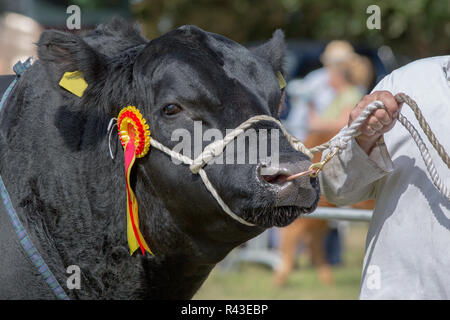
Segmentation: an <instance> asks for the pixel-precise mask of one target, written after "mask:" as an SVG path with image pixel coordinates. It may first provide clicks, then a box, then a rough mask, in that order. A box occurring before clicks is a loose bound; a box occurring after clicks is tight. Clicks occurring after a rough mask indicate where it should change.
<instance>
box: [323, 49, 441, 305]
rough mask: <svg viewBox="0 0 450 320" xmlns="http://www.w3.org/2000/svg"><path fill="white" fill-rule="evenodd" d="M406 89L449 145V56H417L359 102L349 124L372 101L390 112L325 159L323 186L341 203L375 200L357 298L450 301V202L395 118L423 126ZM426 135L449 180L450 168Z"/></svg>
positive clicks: (381, 112) (368, 123)
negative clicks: (400, 99)
mask: <svg viewBox="0 0 450 320" xmlns="http://www.w3.org/2000/svg"><path fill="white" fill-rule="evenodd" d="M401 92H402V93H405V94H407V95H409V96H410V97H411V98H412V99H413V100H415V101H416V102H417V104H418V106H419V107H420V109H421V111H422V113H423V115H424V117H425V119H426V120H427V121H428V123H429V125H430V127H431V128H432V130H433V132H434V133H435V135H436V137H437V138H438V140H439V142H440V143H441V144H442V145H443V146H444V148H445V149H446V150H449V149H450V134H449V133H450V56H441V57H433V58H427V59H422V60H418V61H415V62H412V63H410V64H408V65H406V66H404V67H402V68H400V69H398V70H395V71H394V72H392V73H391V74H390V75H388V76H386V77H385V78H384V79H383V80H382V81H380V83H378V85H377V86H376V87H375V89H374V90H373V91H372V93H371V94H369V95H367V96H365V97H364V98H363V99H362V100H361V101H360V102H359V103H358V104H357V106H356V107H355V109H354V110H353V111H352V113H351V115H350V119H349V123H351V122H352V121H353V120H354V119H356V117H357V116H358V115H359V114H360V113H361V111H362V110H363V109H364V107H365V106H367V105H368V104H369V103H371V102H373V101H375V100H380V101H382V102H383V103H384V104H385V106H386V108H387V111H385V110H382V109H378V110H377V111H375V112H374V113H373V114H372V115H371V116H370V117H369V118H368V119H367V121H366V122H365V123H364V124H363V126H362V127H361V128H360V131H361V132H362V134H361V135H360V136H358V137H357V138H354V139H352V140H351V141H350V143H349V144H347V147H346V148H345V149H344V150H342V152H340V153H339V154H338V155H337V156H335V157H334V158H333V159H332V160H331V161H330V162H328V163H327V165H325V167H324V169H323V171H322V174H321V176H320V180H321V187H322V191H323V193H324V195H325V196H326V198H327V199H328V200H329V201H330V202H332V203H335V204H337V205H349V204H352V203H355V202H359V201H363V200H367V199H375V210H374V213H373V217H372V220H371V222H370V226H369V230H368V234H367V239H366V252H365V257H364V264H363V271H362V279H361V288H360V296H359V297H360V299H450V202H449V201H448V200H447V199H446V198H445V197H444V196H442V195H441V193H439V192H438V190H437V189H436V188H435V186H434V185H433V183H432V181H431V180H430V177H429V176H428V173H427V170H426V167H425V164H424V162H423V160H422V158H421V156H420V153H419V150H418V148H417V146H416V145H415V143H414V141H413V139H412V138H411V136H410V135H409V133H408V132H407V131H406V129H405V128H404V127H403V126H402V125H401V124H398V123H397V122H396V121H395V118H396V116H397V114H398V112H401V113H402V114H403V115H404V116H405V117H406V118H407V119H408V120H409V121H410V122H411V123H412V124H413V125H414V126H415V127H416V128H418V130H419V132H421V129H420V126H419V124H418V122H417V120H416V118H415V117H414V114H413V112H412V110H411V109H410V108H409V107H408V106H400V105H398V104H397V102H396V100H395V99H394V95H395V94H397V93H401ZM421 133H422V132H421ZM422 134H423V133H422ZM423 137H424V142H425V143H426V145H427V147H428V149H429V150H430V152H431V156H432V158H433V159H434V164H435V166H436V169H437V171H438V173H439V175H440V177H441V179H442V181H443V182H444V184H445V185H447V186H449V185H450V170H449V168H448V167H447V166H446V165H445V164H444V163H443V162H442V161H441V159H440V158H439V156H438V155H437V153H436V152H435V150H434V148H433V147H432V146H431V144H430V143H429V142H428V140H427V139H426V138H425V136H424V134H423ZM325 154H326V153H325V152H324V156H325Z"/></svg>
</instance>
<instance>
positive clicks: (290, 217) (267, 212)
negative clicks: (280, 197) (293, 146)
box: [240, 178, 320, 228]
mask: <svg viewBox="0 0 450 320" xmlns="http://www.w3.org/2000/svg"><path fill="white" fill-rule="evenodd" d="M311 186H312V187H313V189H314V190H311V192H314V193H315V195H314V197H313V199H312V201H311V202H310V204H306V206H305V204H303V205H299V204H296V203H292V204H289V203H287V204H286V203H284V204H281V205H280V204H278V205H277V203H276V202H275V203H272V204H266V205H261V206H256V207H252V208H245V209H243V210H241V212H240V216H241V217H242V218H243V219H244V220H245V221H247V222H249V223H252V224H254V225H256V226H259V227H263V228H271V227H285V226H287V225H289V224H290V223H292V222H293V221H294V220H295V219H297V218H298V217H300V216H301V215H303V214H308V213H311V212H313V211H314V210H315V209H316V208H317V205H318V203H319V199H320V187H319V183H318V181H317V179H316V178H311Z"/></svg>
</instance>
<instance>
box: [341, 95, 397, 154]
mask: <svg viewBox="0 0 450 320" xmlns="http://www.w3.org/2000/svg"><path fill="white" fill-rule="evenodd" d="M376 100H378V101H381V102H383V104H384V105H385V106H386V109H387V110H384V109H378V110H375V112H373V113H372V114H371V115H370V116H369V117H368V118H367V120H366V121H365V122H364V123H363V124H362V126H361V127H360V128H359V131H361V134H360V135H359V136H358V137H356V138H355V139H356V142H358V144H359V146H360V147H361V148H362V149H363V150H364V151H365V152H366V153H367V154H370V152H371V151H372V149H373V147H374V146H375V143H376V141H377V140H378V138H380V137H381V136H382V135H383V134H384V133H386V132H388V131H389V130H391V129H392V128H393V127H394V125H395V120H396V119H397V116H398V114H399V112H400V109H401V105H399V104H398V103H397V101H396V100H395V98H394V96H393V95H392V93H390V92H389V91H375V92H373V93H371V94H369V95H366V96H365V97H364V98H363V99H362V100H361V101H360V102H359V103H358V104H357V105H356V107H355V108H354V109H353V110H352V112H351V113H350V117H349V121H348V124H349V125H350V124H351V123H352V122H353V121H354V120H355V119H356V118H357V117H358V116H359V114H360V113H361V112H362V111H363V110H364V108H365V107H366V106H367V105H368V104H370V103H371V102H374V101H376Z"/></svg>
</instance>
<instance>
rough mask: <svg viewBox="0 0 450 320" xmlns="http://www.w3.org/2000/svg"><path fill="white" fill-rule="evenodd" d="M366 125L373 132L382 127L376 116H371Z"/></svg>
mask: <svg viewBox="0 0 450 320" xmlns="http://www.w3.org/2000/svg"><path fill="white" fill-rule="evenodd" d="M367 125H368V126H369V127H370V128H371V129H372V130H374V131H380V130H381V129H382V128H383V127H384V125H383V124H382V123H381V122H380V120H378V118H377V117H376V116H371V117H370V118H369V120H368V121H367Z"/></svg>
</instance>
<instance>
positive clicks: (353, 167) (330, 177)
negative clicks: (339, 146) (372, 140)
mask: <svg viewBox="0 0 450 320" xmlns="http://www.w3.org/2000/svg"><path fill="white" fill-rule="evenodd" d="M388 78H389V76H387V77H385V78H384V79H383V80H382V81H381V82H380V83H379V84H378V85H377V86H376V87H375V89H374V90H373V91H379V90H388V91H390V90H389V88H388V86H387V84H388V83H389V81H388ZM327 153H328V152H324V153H323V155H322V159H323V158H324V157H325V155H326V154H327ZM393 169H394V165H393V163H392V160H391V157H390V155H389V152H388V150H387V147H386V144H385V143H384V139H383V137H381V138H380V139H379V140H378V141H377V143H376V146H375V147H374V148H373V149H372V151H371V153H370V155H367V154H366V153H365V152H364V151H363V150H362V149H361V147H360V146H359V145H358V143H357V142H356V140H355V139H352V140H351V141H350V143H348V144H347V147H346V149H344V150H341V151H340V152H339V153H338V154H337V155H336V156H335V157H333V158H332V159H331V160H330V161H329V162H328V163H327V164H326V165H325V166H324V168H323V171H322V173H321V174H320V178H319V179H320V185H321V188H322V192H323V194H324V195H325V197H326V198H327V200H328V201H330V202H332V203H334V204H336V205H339V206H343V205H349V204H353V203H357V202H360V201H364V200H368V199H374V198H375V194H376V190H377V183H378V182H379V181H380V180H381V179H382V178H383V177H384V176H385V175H386V174H388V173H389V172H391V171H393Z"/></svg>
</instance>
